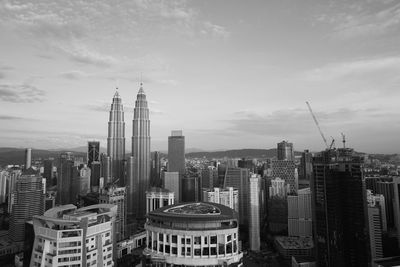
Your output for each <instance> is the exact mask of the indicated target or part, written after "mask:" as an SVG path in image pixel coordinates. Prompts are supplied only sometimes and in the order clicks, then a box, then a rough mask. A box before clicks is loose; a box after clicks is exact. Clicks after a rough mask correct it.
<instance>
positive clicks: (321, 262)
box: [311, 148, 370, 266]
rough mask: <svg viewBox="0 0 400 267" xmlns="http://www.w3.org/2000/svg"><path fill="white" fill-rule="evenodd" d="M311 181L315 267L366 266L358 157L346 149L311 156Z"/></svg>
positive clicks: (364, 205) (364, 207) (365, 219)
mask: <svg viewBox="0 0 400 267" xmlns="http://www.w3.org/2000/svg"><path fill="white" fill-rule="evenodd" d="M313 168H314V169H313V179H312V182H311V192H312V210H313V222H314V225H315V227H314V240H315V245H316V248H317V265H318V266H368V263H369V262H370V253H369V237H368V214H367V200H366V190H365V184H364V183H363V173H362V159H361V157H359V156H357V155H356V154H355V152H354V151H353V150H352V149H350V148H339V149H337V150H336V149H330V150H325V151H323V152H321V153H320V154H318V155H317V156H316V157H314V160H313Z"/></svg>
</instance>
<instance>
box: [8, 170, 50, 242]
mask: <svg viewBox="0 0 400 267" xmlns="http://www.w3.org/2000/svg"><path fill="white" fill-rule="evenodd" d="M42 179H43V178H42V177H41V176H40V175H37V174H22V175H21V176H20V177H19V178H18V180H17V184H16V187H15V202H14V205H13V211H12V213H11V218H10V230H9V231H10V238H11V240H12V241H13V242H22V241H24V238H25V222H26V221H28V220H32V217H33V216H35V215H42V214H43V212H44V199H45V194H44V192H43V191H44V188H43V187H44V184H43V180H42Z"/></svg>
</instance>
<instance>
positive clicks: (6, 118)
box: [0, 115, 22, 121]
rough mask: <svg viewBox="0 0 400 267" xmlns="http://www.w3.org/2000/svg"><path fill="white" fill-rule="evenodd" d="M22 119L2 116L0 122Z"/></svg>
mask: <svg viewBox="0 0 400 267" xmlns="http://www.w3.org/2000/svg"><path fill="white" fill-rule="evenodd" d="M21 119H22V118H21V117H16V116H11V115H0V120H7V121H11V120H21Z"/></svg>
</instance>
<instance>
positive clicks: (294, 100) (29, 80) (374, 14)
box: [0, 0, 400, 153]
mask: <svg viewBox="0 0 400 267" xmlns="http://www.w3.org/2000/svg"><path fill="white" fill-rule="evenodd" d="M141 73H142V75H143V78H142V79H143V82H144V89H145V92H146V94H147V98H148V100H149V105H150V110H151V131H152V133H151V135H152V150H156V149H157V150H165V149H166V148H167V137H168V135H169V134H170V131H171V130H175V129H182V130H183V132H184V134H185V136H186V147H187V148H200V149H204V150H217V149H229V148H272V147H275V146H276V143H277V142H280V141H281V140H284V139H285V140H289V141H291V142H293V143H294V146H295V149H296V150H303V149H307V148H309V149H311V150H322V149H323V148H324V144H323V142H322V138H321V137H320V135H319V133H318V130H317V128H316V126H315V124H314V122H313V120H312V117H311V116H310V114H309V111H308V109H307V106H306V104H305V101H309V102H310V103H311V105H312V108H313V110H314V112H315V114H316V116H317V118H318V120H319V122H320V125H321V128H322V130H323V132H324V133H325V135H326V137H327V139H328V142H330V141H329V139H331V136H332V137H334V138H335V139H337V145H338V146H340V145H341V143H340V139H341V137H340V133H341V132H343V133H345V135H346V138H347V143H348V145H349V146H351V147H354V148H355V149H357V150H359V151H365V152H370V153H372V152H376V153H394V152H400V146H399V144H400V141H399V138H400V108H399V101H400V3H399V1H396V0H352V1H348V0H331V1H320V0H303V1H298V0H291V1H289V0H276V1H265V0H251V1H240V0H201V1H200V0H199V1H195V0H187V1H172V0H165V1H157V0H154V1H147V0H126V1H122V0H121V1H109V0H102V1H83V0H81V1H54V0H31V1H26V0H24V1H11V0H1V1H0V107H1V108H0V146H15V147H34V148H71V147H77V146H85V145H86V142H87V141H88V140H92V139H95V140H100V141H101V145H102V146H103V147H105V146H106V142H105V140H106V135H107V121H108V109H109V105H110V102H111V99H112V96H113V94H114V92H115V88H116V87H117V86H118V87H119V91H120V95H121V96H122V99H123V103H124V108H125V122H126V127H127V128H126V136H127V144H126V146H127V148H129V147H130V146H131V142H130V137H131V133H132V129H131V127H132V117H133V104H134V100H135V98H136V93H137V91H138V84H139V82H140V76H141Z"/></svg>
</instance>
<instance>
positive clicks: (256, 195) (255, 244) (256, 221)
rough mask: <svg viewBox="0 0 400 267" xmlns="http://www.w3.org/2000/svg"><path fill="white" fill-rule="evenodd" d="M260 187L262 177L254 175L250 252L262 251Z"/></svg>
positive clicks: (250, 179) (251, 202)
mask: <svg viewBox="0 0 400 267" xmlns="http://www.w3.org/2000/svg"><path fill="white" fill-rule="evenodd" d="M260 187H261V177H260V176H259V175H256V174H253V175H252V176H251V177H250V178H249V189H250V190H249V207H248V209H249V243H250V250H253V251H259V250H260Z"/></svg>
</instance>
